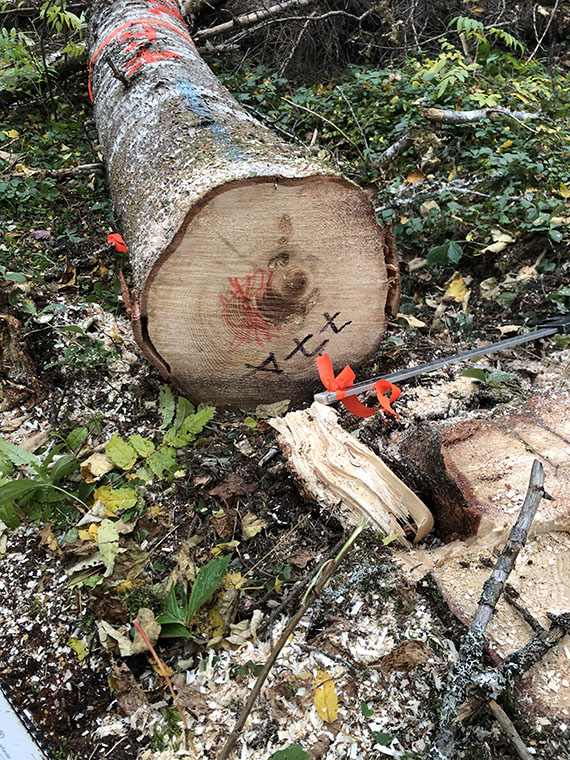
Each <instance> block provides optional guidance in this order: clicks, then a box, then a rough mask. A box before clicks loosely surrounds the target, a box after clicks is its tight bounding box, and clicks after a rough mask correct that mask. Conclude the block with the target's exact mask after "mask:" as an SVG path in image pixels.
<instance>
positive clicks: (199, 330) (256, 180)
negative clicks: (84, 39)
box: [89, 0, 399, 408]
mask: <svg viewBox="0 0 570 760" xmlns="http://www.w3.org/2000/svg"><path fill="white" fill-rule="evenodd" d="M89 48H90V52H89V55H90V66H89V73H90V88H91V90H92V93H93V96H94V108H95V118H96V123H97V129H98V133H99V140H100V144H101V151H102V154H103V157H104V159H105V163H106V166H107V173H108V177H109V184H110V188H111V194H112V197H113V201H114V206H115V211H116V214H117V217H118V219H119V221H120V225H121V231H122V233H123V236H124V238H125V240H126V243H127V245H128V247H129V254H130V257H131V262H132V278H133V284H134V291H133V294H134V298H133V317H134V319H133V327H134V331H135V337H136V338H137V341H138V343H139V345H140V346H141V348H142V349H143V351H144V352H145V354H146V355H147V356H148V358H149V359H150V360H151V361H152V362H153V364H155V365H156V366H157V367H158V368H159V370H160V372H161V374H162V375H163V377H165V378H169V379H170V380H171V381H172V382H173V383H174V384H175V385H177V386H178V387H179V388H180V389H181V390H182V391H183V392H184V393H186V395H188V396H189V397H190V398H192V399H194V400H196V401H210V402H213V403H215V404H218V405H222V406H228V407H241V408H247V407H251V406H254V405H255V404H257V403H263V402H270V401H275V400H278V399H283V398H289V399H291V400H300V399H303V398H307V397H308V396H309V394H310V393H311V392H312V391H313V390H314V389H315V387H314V386H315V378H316V371H315V366H314V357H315V356H316V355H317V354H319V353H321V352H323V351H324V350H325V346H326V350H327V351H329V353H331V354H332V355H333V357H334V359H335V364H336V363H338V364H339V365H342V364H343V363H347V362H350V363H351V365H355V364H359V363H361V362H363V361H365V360H367V359H368V358H369V357H370V356H371V355H372V354H373V353H374V351H375V349H376V348H377V346H378V343H379V341H380V340H381V336H382V333H383V331H384V329H385V325H386V312H387V311H388V312H389V313H393V312H394V310H395V308H396V307H397V302H398V297H399V280H398V268H397V257H396V252H395V247H394V243H393V238H392V237H391V235H390V234H389V233H386V234H385V233H384V232H383V231H382V230H381V229H380V228H379V227H378V225H377V224H376V221H375V218H374V213H373V210H372V207H371V205H370V203H369V201H368V199H367V198H366V196H365V195H364V193H362V191H361V190H360V189H359V188H358V187H357V186H355V185H354V184H353V183H351V182H349V181H348V180H346V179H343V178H342V177H340V176H338V175H337V174H335V172H333V171H332V170H331V169H330V168H329V167H328V166H327V165H325V164H324V163H322V162H319V161H317V160H315V159H314V158H313V157H309V156H308V154H305V153H304V152H300V151H299V150H298V149H297V148H294V147H292V146H291V145H289V144H287V143H285V142H284V141H283V140H281V139H280V138H279V137H277V136H276V135H275V134H273V133H272V132H271V131H270V130H268V129H267V128H266V127H265V126H263V125H262V124H260V123H259V122H258V121H256V120H255V119H254V118H253V117H252V116H251V115H250V114H249V113H247V112H246V111H245V109H244V108H242V107H241V106H240V105H239V103H238V102H236V100H234V99H233V98H232V96H231V95H230V93H229V92H228V91H227V90H226V89H225V88H224V87H223V86H222V85H221V84H220V83H219V82H218V80H217V79H216V78H215V76H214V75H213V73H212V72H211V71H210V69H209V68H208V66H207V65H206V64H205V63H204V62H203V61H202V59H201V58H200V57H199V55H198V54H197V52H196V49H195V47H194V45H193V43H192V41H191V40H190V38H189V36H188V31H187V28H186V26H185V24H184V22H183V20H182V17H181V16H180V13H179V11H178V6H177V5H176V4H175V3H174V2H171V1H170V0H115V2H112V3H111V2H109V0H95V2H94V4H93V6H92V12H91V19H90V33H89Z"/></svg>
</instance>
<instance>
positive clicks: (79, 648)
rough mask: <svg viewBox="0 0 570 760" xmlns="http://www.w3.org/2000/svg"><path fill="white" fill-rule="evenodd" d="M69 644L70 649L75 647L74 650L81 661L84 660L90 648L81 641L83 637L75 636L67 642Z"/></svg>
mask: <svg viewBox="0 0 570 760" xmlns="http://www.w3.org/2000/svg"><path fill="white" fill-rule="evenodd" d="M67 646H68V647H69V648H70V649H73V651H74V652H75V653H76V654H77V659H78V660H79V662H81V660H84V659H85V658H86V657H87V655H88V654H89V652H88V650H87V649H86V648H85V644H84V643H83V642H82V641H81V639H75V638H73V636H72V637H71V638H70V639H69V641H68V642H67Z"/></svg>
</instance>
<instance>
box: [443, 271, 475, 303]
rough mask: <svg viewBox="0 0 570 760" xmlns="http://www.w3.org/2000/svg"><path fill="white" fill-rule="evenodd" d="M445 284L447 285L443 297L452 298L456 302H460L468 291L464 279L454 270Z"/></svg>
mask: <svg viewBox="0 0 570 760" xmlns="http://www.w3.org/2000/svg"><path fill="white" fill-rule="evenodd" d="M445 284H446V286H447V289H446V291H445V294H444V296H445V298H453V300H454V301H455V302H456V303H461V301H463V299H464V298H465V296H466V295H467V293H468V292H469V291H468V290H467V285H466V284H465V280H464V279H463V277H462V276H461V275H460V273H459V272H454V273H453V275H452V277H450V278H449V280H448V281H447V282H446V283H445Z"/></svg>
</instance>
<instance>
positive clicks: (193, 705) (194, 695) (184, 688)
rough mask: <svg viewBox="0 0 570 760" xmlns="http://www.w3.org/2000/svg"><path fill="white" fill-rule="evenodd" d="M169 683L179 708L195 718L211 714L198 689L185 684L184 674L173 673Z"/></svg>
mask: <svg viewBox="0 0 570 760" xmlns="http://www.w3.org/2000/svg"><path fill="white" fill-rule="evenodd" d="M171 681H172V684H173V686H174V687H175V689H176V695H177V697H178V701H179V702H180V706H181V707H183V708H184V709H185V710H188V712H189V713H191V714H192V715H193V716H194V717H195V718H199V717H202V716H204V715H208V714H209V713H210V712H211V707H210V706H209V705H208V703H207V702H206V698H205V697H204V695H203V694H202V693H201V691H200V688H199V687H198V686H193V685H192V684H188V683H186V674H185V673H175V674H174V675H173V676H172V678H171Z"/></svg>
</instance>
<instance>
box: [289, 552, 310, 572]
mask: <svg viewBox="0 0 570 760" xmlns="http://www.w3.org/2000/svg"><path fill="white" fill-rule="evenodd" d="M316 556H317V555H316V554H315V552H312V551H311V550H310V549H297V551H296V552H293V554H291V555H289V557H288V558H287V561H288V562H289V564H291V565H294V566H295V567H298V568H300V569H301V570H303V568H305V567H307V565H308V564H309V562H310V561H311V560H312V559H314V558H315V557H316Z"/></svg>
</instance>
